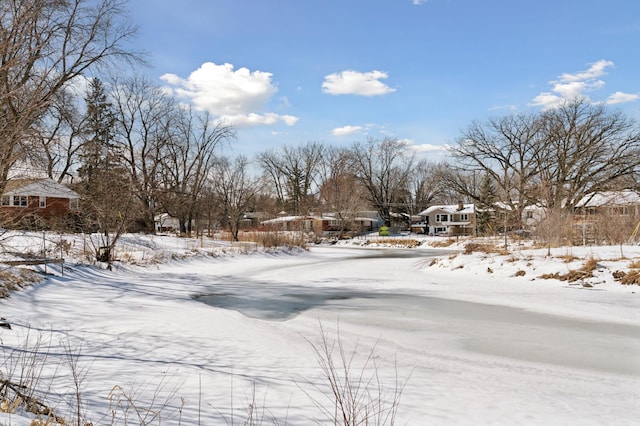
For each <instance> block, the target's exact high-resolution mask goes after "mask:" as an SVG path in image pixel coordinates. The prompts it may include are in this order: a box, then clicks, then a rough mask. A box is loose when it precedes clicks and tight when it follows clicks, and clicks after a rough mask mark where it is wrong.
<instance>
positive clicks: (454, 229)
mask: <svg viewBox="0 0 640 426" xmlns="http://www.w3.org/2000/svg"><path fill="white" fill-rule="evenodd" d="M418 215H419V216H422V217H423V218H424V221H423V222H422V223H414V224H413V225H412V229H414V230H415V229H419V228H421V229H423V230H424V231H423V232H424V233H425V234H429V235H447V236H458V235H473V234H474V233H475V205H474V204H463V203H458V204H447V205H436V206H431V207H429V208H427V209H426V210H424V211H422V212H420V213H419V214H418Z"/></svg>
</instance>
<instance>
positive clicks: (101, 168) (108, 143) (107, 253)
mask: <svg viewBox="0 0 640 426" xmlns="http://www.w3.org/2000/svg"><path fill="white" fill-rule="evenodd" d="M85 101H86V113H85V117H84V126H83V135H84V137H85V140H84V142H83V145H82V148H81V151H80V163H81V166H80V168H79V169H78V176H79V178H80V182H79V185H78V188H77V190H78V192H79V193H80V194H81V195H82V199H81V211H82V214H83V221H82V227H83V230H84V231H85V232H99V233H100V235H101V236H102V237H101V238H100V239H99V241H96V242H94V245H95V249H96V258H97V259H98V260H100V261H105V262H110V261H111V260H112V249H113V247H114V246H115V243H116V241H117V240H118V238H119V237H120V235H121V234H122V233H123V232H125V231H126V228H127V225H128V224H129V222H131V220H132V217H133V213H134V209H135V207H136V206H137V204H136V202H135V200H134V198H133V191H132V187H131V183H130V180H129V175H128V173H127V169H126V168H125V167H124V165H123V157H122V154H121V152H120V151H119V149H118V145H117V144H116V143H115V139H116V136H117V131H116V126H115V118H114V113H113V109H112V108H113V107H112V105H111V103H110V102H109V100H108V96H107V93H106V90H105V86H104V85H103V84H102V82H101V81H100V80H98V79H95V78H94V79H93V80H91V83H90V86H89V94H88V95H87V97H86V98H85Z"/></svg>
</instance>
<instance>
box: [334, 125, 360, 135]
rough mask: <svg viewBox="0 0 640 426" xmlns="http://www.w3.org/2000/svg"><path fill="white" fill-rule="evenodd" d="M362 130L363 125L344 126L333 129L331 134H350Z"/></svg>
mask: <svg viewBox="0 0 640 426" xmlns="http://www.w3.org/2000/svg"><path fill="white" fill-rule="evenodd" d="M360 130H362V126H344V127H338V128H336V129H333V130H332V131H331V134H332V135H333V136H348V135H352V134H354V133H357V132H359V131H360Z"/></svg>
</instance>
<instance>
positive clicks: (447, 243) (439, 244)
mask: <svg viewBox="0 0 640 426" xmlns="http://www.w3.org/2000/svg"><path fill="white" fill-rule="evenodd" d="M455 242H456V240H452V239H448V240H444V241H434V242H432V243H431V244H430V246H431V247H435V248H441V247H449V246H451V245H452V244H453V243H455Z"/></svg>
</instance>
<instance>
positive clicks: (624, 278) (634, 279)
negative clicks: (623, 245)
mask: <svg viewBox="0 0 640 426" xmlns="http://www.w3.org/2000/svg"><path fill="white" fill-rule="evenodd" d="M613 278H614V279H615V280H616V281H619V282H620V284H624V285H633V284H636V285H640V269H632V270H630V271H628V272H624V271H616V272H614V273H613Z"/></svg>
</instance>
